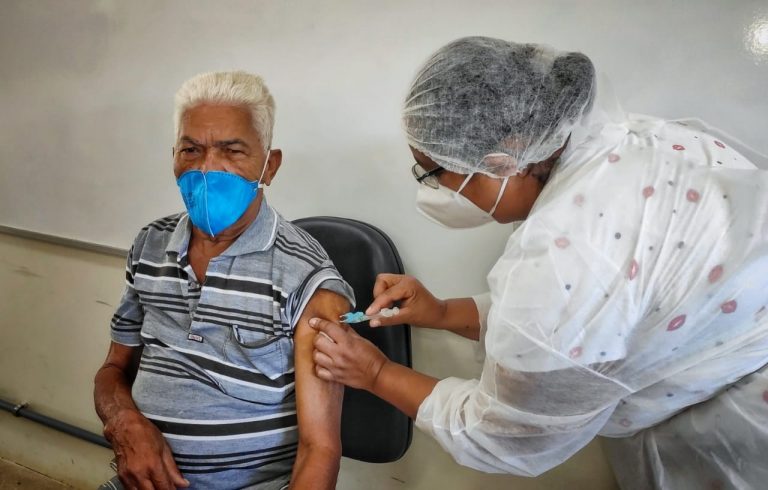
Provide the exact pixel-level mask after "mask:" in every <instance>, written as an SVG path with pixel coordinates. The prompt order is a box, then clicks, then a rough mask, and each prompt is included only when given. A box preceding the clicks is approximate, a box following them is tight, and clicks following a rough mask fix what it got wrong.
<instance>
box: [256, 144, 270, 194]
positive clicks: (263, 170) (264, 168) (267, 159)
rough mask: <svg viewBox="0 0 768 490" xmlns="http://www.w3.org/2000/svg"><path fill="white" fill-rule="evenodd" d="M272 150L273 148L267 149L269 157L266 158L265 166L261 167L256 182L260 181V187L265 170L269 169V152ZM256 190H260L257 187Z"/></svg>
mask: <svg viewBox="0 0 768 490" xmlns="http://www.w3.org/2000/svg"><path fill="white" fill-rule="evenodd" d="M271 152H272V149H271V148H270V149H269V150H267V158H265V159H264V167H263V168H262V169H261V175H260V176H259V180H257V181H256V182H258V183H259V187H261V179H263V178H264V172H266V171H267V166H268V165H267V164H268V163H269V154H270V153H271ZM256 190H257V191H258V190H259V188H258V187H257V188H256Z"/></svg>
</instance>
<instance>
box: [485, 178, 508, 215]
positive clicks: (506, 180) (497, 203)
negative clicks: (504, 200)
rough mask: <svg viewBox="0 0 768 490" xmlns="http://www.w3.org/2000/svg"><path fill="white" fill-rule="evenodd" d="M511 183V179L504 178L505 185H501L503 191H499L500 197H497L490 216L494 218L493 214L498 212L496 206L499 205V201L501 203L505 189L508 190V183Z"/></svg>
mask: <svg viewBox="0 0 768 490" xmlns="http://www.w3.org/2000/svg"><path fill="white" fill-rule="evenodd" d="M508 182H509V177H504V183H503V184H501V190H499V195H498V196H496V202H495V203H493V207H492V208H491V210H490V211H489V212H488V214H489V215H490V216H491V218H493V213H495V212H496V206H498V205H499V201H501V197H502V196H503V195H504V189H506V188H507V183H508Z"/></svg>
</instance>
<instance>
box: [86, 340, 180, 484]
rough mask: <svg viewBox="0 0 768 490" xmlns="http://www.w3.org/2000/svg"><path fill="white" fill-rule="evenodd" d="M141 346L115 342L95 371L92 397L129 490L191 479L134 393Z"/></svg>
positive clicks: (122, 478) (119, 472) (120, 472)
mask: <svg viewBox="0 0 768 490" xmlns="http://www.w3.org/2000/svg"><path fill="white" fill-rule="evenodd" d="M141 352H142V348H141V347H131V346H127V345H121V344H117V343H115V342H112V343H111V344H110V346H109V352H108V353H107V359H106V360H105V361H104V365H103V366H101V369H99V371H98V372H97V373H96V378H95V379H94V383H95V388H94V392H93V398H94V401H95V403H96V413H98V414H99V417H100V418H101V421H102V422H104V437H106V438H107V440H108V441H109V442H111V443H112V448H113V449H114V451H115V456H117V473H118V476H119V477H120V480H121V481H122V482H123V485H125V487H126V488H127V489H128V490H132V489H138V490H172V489H175V488H178V487H181V488H186V487H188V486H189V482H188V481H187V480H185V479H184V477H183V476H182V475H181V473H180V472H179V469H178V468H177V467H176V462H175V461H174V460H173V454H172V453H171V449H170V448H169V447H168V444H167V443H166V442H165V438H163V435H162V434H161V433H160V431H159V430H158V429H157V427H155V426H154V425H153V424H152V422H150V421H149V420H147V418H146V417H144V416H143V415H142V414H141V412H139V409H138V408H137V407H136V404H135V403H134V402H133V398H132V397H131V385H132V384H133V380H134V379H135V377H136V371H137V370H138V368H139V362H140V359H141Z"/></svg>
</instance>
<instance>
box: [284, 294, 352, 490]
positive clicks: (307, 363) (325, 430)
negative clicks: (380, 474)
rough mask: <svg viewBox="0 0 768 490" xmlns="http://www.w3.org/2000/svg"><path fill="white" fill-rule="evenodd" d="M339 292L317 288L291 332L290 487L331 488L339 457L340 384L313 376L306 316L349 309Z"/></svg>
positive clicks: (311, 336)
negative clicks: (295, 444) (294, 420)
mask: <svg viewBox="0 0 768 490" xmlns="http://www.w3.org/2000/svg"><path fill="white" fill-rule="evenodd" d="M349 307H350V306H349V302H348V301H347V300H346V299H345V298H344V297H342V296H340V295H339V294H336V293H334V292H331V291H328V290H325V289H318V290H317V291H316V292H315V293H314V295H313V296H312V299H310V301H309V303H308V304H307V307H306V308H305V309H304V312H303V313H302V316H301V318H300V319H299V322H298V324H297V325H296V330H295V334H294V345H295V353H294V356H295V371H296V410H297V415H298V423H299V448H298V454H297V455H296V463H295V464H294V467H293V474H292V477H291V488H292V489H305V488H306V489H308V488H311V489H313V490H314V489H334V488H336V478H337V477H338V473H339V464H340V459H341V404H342V401H343V396H344V387H343V386H342V385H341V384H339V383H335V382H332V381H326V380H323V379H320V378H319V377H317V376H316V375H315V370H314V363H313V362H312V350H313V343H314V340H315V337H316V336H317V335H320V334H318V333H317V332H316V331H315V330H313V329H312V328H311V327H310V326H309V319H310V318H313V317H320V318H325V319H332V318H339V315H341V314H343V313H346V312H347V311H349Z"/></svg>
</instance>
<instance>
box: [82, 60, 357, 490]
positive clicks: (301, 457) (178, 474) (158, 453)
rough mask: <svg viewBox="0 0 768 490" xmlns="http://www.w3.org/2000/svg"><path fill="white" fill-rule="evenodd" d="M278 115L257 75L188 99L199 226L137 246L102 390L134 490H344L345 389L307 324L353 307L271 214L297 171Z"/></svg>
mask: <svg viewBox="0 0 768 490" xmlns="http://www.w3.org/2000/svg"><path fill="white" fill-rule="evenodd" d="M273 114H274V101H273V99H272V96H271V95H270V94H269V91H268V89H267V87H266V86H265V85H264V84H263V82H262V80H261V78H260V77H258V76H255V75H251V74H247V73H244V72H230V73H206V74H201V75H198V76H196V77H194V78H192V79H190V80H188V81H187V82H185V83H184V84H183V85H182V87H181V88H180V89H179V91H178V93H177V94H176V115H175V122H176V137H177V140H176V145H175V146H174V148H173V157H174V173H175V175H176V178H177V183H178V185H179V188H180V190H181V194H182V198H183V200H184V203H185V205H186V208H187V212H186V213H180V214H176V215H173V216H169V217H166V218H162V219H159V220H157V221H154V222H152V223H150V224H149V225H148V226H146V227H144V228H143V229H142V230H141V231H140V232H139V234H138V236H137V237H136V240H135V242H134V244H133V247H132V248H131V251H130V253H129V255H128V263H127V270H126V283H127V285H126V289H125V293H124V294H123V297H122V300H121V301H120V306H119V307H118V309H117V312H116V313H115V315H114V317H113V319H112V324H111V337H112V343H111V345H110V348H109V353H108V354H107V359H106V361H105V363H104V365H103V366H102V367H101V369H100V370H99V372H98V373H97V375H96V379H95V385H96V386H95V392H94V398H95V402H96V410H97V412H98V414H99V416H100V417H101V419H102V421H103V422H104V434H105V436H106V437H107V439H109V441H110V442H111V443H112V445H113V447H114V450H115V454H116V456H117V468H118V475H119V480H120V481H121V482H122V484H123V485H124V486H125V487H126V488H138V489H171V488H177V487H187V486H190V485H191V486H192V487H193V488H205V489H213V488H222V489H224V488H227V489H231V488H264V489H272V488H275V489H279V488H283V487H285V486H286V485H287V484H288V482H289V480H290V485H291V487H293V488H313V489H314V488H334V487H335V483H336V477H337V474H338V468H339V460H340V456H341V443H340V430H339V427H340V426H339V420H340V415H341V400H342V394H343V389H342V388H341V387H340V386H339V385H337V384H335V383H331V382H326V381H323V380H321V379H319V378H317V377H316V376H315V375H314V373H313V365H312V358H311V356H312V342H313V338H314V335H315V333H314V331H313V330H312V329H311V328H310V327H309V325H308V320H309V319H310V318H312V317H316V316H319V317H324V318H327V319H338V317H339V315H340V314H341V313H343V312H345V311H348V310H349V307H350V303H353V302H354V298H353V293H352V290H351V288H350V287H349V285H348V284H347V283H346V282H344V280H343V279H342V278H341V276H340V275H339V273H338V271H337V270H336V269H335V268H334V266H333V263H332V262H331V261H330V260H329V258H328V256H327V255H326V253H325V251H324V250H323V249H322V247H321V246H320V245H319V244H318V243H317V242H316V241H315V240H314V239H312V237H310V236H309V235H308V234H307V233H306V232H304V231H302V230H301V229H299V228H297V227H295V226H293V225H292V224H291V223H289V222H288V221H286V220H285V219H283V218H282V217H281V216H280V215H279V214H277V212H275V210H274V209H272V208H271V207H270V206H269V205H268V204H267V202H266V200H265V197H264V193H263V186H265V185H266V186H268V185H269V184H270V183H271V182H272V179H274V177H275V174H276V173H277V170H278V169H279V167H280V163H281V158H282V154H281V152H280V150H278V149H274V148H273V149H270V148H271V147H270V145H271V139H272V127H273ZM119 483H120V482H118V481H117V479H113V481H112V482H111V483H109V485H112V486H110V487H109V488H113V487H114V486H116V485H119Z"/></svg>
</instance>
